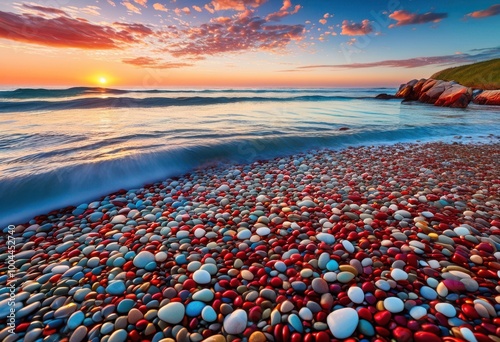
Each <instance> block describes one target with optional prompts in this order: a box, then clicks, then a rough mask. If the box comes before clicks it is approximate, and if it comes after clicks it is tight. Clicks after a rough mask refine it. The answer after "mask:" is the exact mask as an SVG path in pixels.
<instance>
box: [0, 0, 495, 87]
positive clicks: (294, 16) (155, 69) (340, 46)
mask: <svg viewBox="0 0 500 342" xmlns="http://www.w3.org/2000/svg"><path fill="white" fill-rule="evenodd" d="M497 1H498V0H497ZM499 37H500V3H496V2H494V1H481V0H476V1H470V0H464V1H462V0H458V1H457V0H440V1H430V0H414V1H411V0H408V1H403V0H383V1H382V0H358V1H357V0H351V1H340V0H197V1H184V0H79V1H75V0H73V1H72V0H41V1H29V2H23V1H19V2H18V1H2V2H1V3H0V61H1V63H0V75H1V76H0V87H2V88H6V87H7V88H9V87H69V86H106V87H115V88H120V87H121V88H145V89H146V88H211V87H215V88H239V87H253V88H255V87H371V86H397V85H399V84H400V83H403V82H406V81H409V80H410V79H413V78H425V77H430V76H431V75H432V74H433V73H434V72H436V71H439V70H441V69H444V68H447V67H451V66H457V65H463V64H469V63H472V62H476V61H483V60H488V59H491V58H498V57H500V38H499Z"/></svg>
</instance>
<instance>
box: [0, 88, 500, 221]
mask: <svg viewBox="0 0 500 342" xmlns="http://www.w3.org/2000/svg"><path fill="white" fill-rule="evenodd" d="M393 91H394V90H392V89H382V88H379V89H308V90H303V89H296V90H272V91H266V90H245V91H240V90H229V91H222V90H209V91H122V90H102V89H98V88H73V89H69V90H62V91H61V90H51V91H47V90H36V89H34V90H29V91H28V90H22V91H15V92H13V91H3V92H0V130H1V131H2V133H3V134H2V135H1V136H0V226H2V225H6V224H9V223H19V222H21V221H23V220H24V221H25V220H29V218H30V217H32V216H34V215H36V214H41V213H44V212H47V211H49V210H52V209H56V208H58V207H62V206H66V205H78V204H80V203H82V202H84V201H87V200H90V199H93V198H96V197H98V196H100V195H104V194H106V193H109V192H112V191H116V190H118V189H120V188H131V187H138V186H141V185H143V184H145V183H147V182H152V181H155V180H161V179H163V178H166V177H168V176H174V175H179V174H181V173H184V172H187V171H189V170H190V169H193V168H195V167H202V166H204V165H207V164H211V163H217V162H246V161H251V160H256V159H263V158H269V157H273V156H276V155H285V154H291V153H295V152H300V151H305V150H309V149H317V148H325V147H327V148H342V147H346V146H352V145H363V144H381V143H393V142H399V141H415V140H421V141H433V140H452V139H453V138H454V137H456V136H462V137H463V138H462V139H461V141H467V140H468V139H469V138H466V137H472V138H474V139H478V138H483V139H485V140H488V136H489V135H494V134H498V133H499V132H500V112H499V110H498V108H495V107H490V106H476V105H470V106H469V107H468V108H467V109H449V108H438V107H434V106H430V105H424V104H417V103H414V104H401V103H400V101H399V100H389V101H384V100H375V99H373V97H374V96H375V95H376V94H379V93H381V92H388V93H391V92H393ZM346 128H348V129H347V130H344V129H346ZM469 140H470V139H469Z"/></svg>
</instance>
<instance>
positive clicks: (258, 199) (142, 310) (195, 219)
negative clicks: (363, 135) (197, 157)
mask: <svg viewBox="0 0 500 342" xmlns="http://www.w3.org/2000/svg"><path fill="white" fill-rule="evenodd" d="M499 159H500V143H499V142H498V141H497V142H492V143H491V144H459V143H453V144H445V143H426V144H396V145H390V146H379V147H356V148H347V149H345V150H342V151H329V150H324V151H319V152H314V153H305V154H298V155H295V156H290V157H284V158H276V159H273V160H269V161H260V162H254V163H251V164H247V165H232V166H230V167H225V168H221V167H212V168H207V169H203V170H199V171H195V172H192V173H190V174H187V175H184V176H181V177H178V178H174V179H168V180H166V181H164V182H161V183H155V184H151V185H148V186H146V187H144V188H141V189H138V190H134V191H121V192H118V193H115V194H112V195H109V196H106V197H105V198H102V199H101V200H98V201H94V202H91V203H87V204H84V205H81V206H79V207H78V208H74V207H73V208H66V209H61V210H58V211H53V212H51V213H50V214H47V215H43V216H38V217H36V218H35V219H34V220H33V221H32V222H31V223H30V224H27V225H17V226H10V228H9V230H8V231H5V232H4V234H3V236H2V238H1V240H0V251H1V254H2V258H3V259H4V260H5V258H4V256H6V253H7V238H6V236H7V234H8V233H9V232H11V233H12V236H14V237H15V238H16V240H15V241H16V245H15V246H16V253H15V255H14V259H15V270H14V271H15V272H14V273H13V274H14V275H15V277H13V278H9V277H8V276H7V273H6V271H7V269H6V267H7V264H4V265H2V269H1V270H2V272H1V273H0V274H2V276H0V284H1V285H2V286H11V287H14V288H16V297H15V305H14V306H12V308H14V315H15V316H16V318H15V320H14V321H15V326H16V328H15V333H14V335H10V337H8V336H9V330H8V328H9V327H8V326H7V327H6V326H5V324H4V325H3V329H1V330H0V339H2V340H5V339H6V338H9V339H12V340H14V339H24V340H25V341H26V340H29V341H34V340H36V339H37V338H38V337H42V336H48V335H51V336H52V337H54V338H57V339H58V340H61V341H67V340H68V339H69V341H83V340H91V339H102V338H109V340H108V341H125V340H127V339H128V340H133V341H135V340H140V339H150V340H153V341H160V340H162V341H174V340H177V341H188V340H191V341H202V340H205V341H238V340H241V341H243V340H247V341H253V342H256V341H265V340H268V341H290V340H291V341H302V340H316V341H329V340H330V339H331V338H338V339H342V338H347V337H353V338H359V339H363V338H365V339H369V340H374V339H376V338H383V339H396V340H409V339H411V338H413V339H414V340H415V341H424V340H426V341H437V340H440V339H443V338H444V337H447V336H449V337H454V338H460V339H466V340H469V341H470V340H473V339H474V338H475V339H477V340H486V339H487V338H488V336H490V337H492V336H494V335H495V330H494V329H493V330H491V329H490V327H493V326H495V323H494V322H495V321H496V320H498V318H496V315H497V312H499V311H500V304H499V302H498V298H499V297H498V292H499V290H500V289H499V287H498V274H497V272H498V271H499V270H500V262H499V259H500V252H498V251H499V250H500V209H499V206H500V202H499V193H498V192H499V188H500V181H499V179H500V172H499V168H498V160H499ZM9 300H11V299H10V297H9V295H8V293H3V294H2V295H0V304H1V305H0V321H4V320H6V318H7V316H8V315H9V314H10V312H11V311H9V309H10V307H9V305H8V301H9ZM4 304H5V305H4Z"/></svg>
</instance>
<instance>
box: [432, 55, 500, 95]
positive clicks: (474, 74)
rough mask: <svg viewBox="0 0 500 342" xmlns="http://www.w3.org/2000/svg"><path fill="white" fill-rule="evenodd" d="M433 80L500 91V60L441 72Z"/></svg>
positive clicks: (433, 76)
mask: <svg viewBox="0 0 500 342" xmlns="http://www.w3.org/2000/svg"><path fill="white" fill-rule="evenodd" d="M431 78H435V79H439V80H445V81H456V82H458V83H460V84H461V85H464V86H466V87H472V88H478V89H500V58H496V59H492V60H489V61H485V62H479V63H474V64H469V65H463V66H459V67H455V68H449V69H445V70H442V71H439V72H437V73H435V74H434V75H432V76H431Z"/></svg>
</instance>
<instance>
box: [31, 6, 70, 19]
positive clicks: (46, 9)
mask: <svg viewBox="0 0 500 342" xmlns="http://www.w3.org/2000/svg"><path fill="white" fill-rule="evenodd" d="M22 7H23V8H26V9H29V10H34V11H37V12H41V13H47V14H58V15H65V16H67V15H68V14H67V13H66V12H65V11H63V10H60V9H58V8H53V7H45V6H39V5H35V4H23V5H22Z"/></svg>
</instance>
